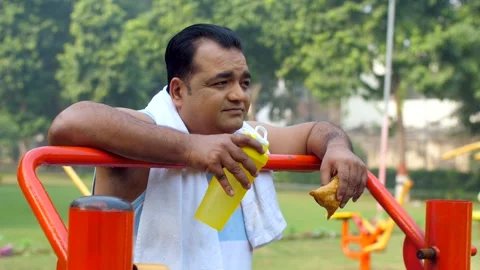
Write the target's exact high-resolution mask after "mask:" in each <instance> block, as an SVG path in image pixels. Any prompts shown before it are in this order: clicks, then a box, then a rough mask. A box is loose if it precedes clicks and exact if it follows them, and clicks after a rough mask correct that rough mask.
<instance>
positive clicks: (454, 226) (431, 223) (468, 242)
mask: <svg viewBox="0 0 480 270" xmlns="http://www.w3.org/2000/svg"><path fill="white" fill-rule="evenodd" d="M425 230H426V246H427V247H426V248H424V249H422V250H419V251H418V253H417V255H418V256H419V258H425V259H426V260H425V269H426V270H450V269H455V270H470V256H471V253H472V238H471V236H472V202H470V201H461V200H430V201H427V218H426V225H425Z"/></svg>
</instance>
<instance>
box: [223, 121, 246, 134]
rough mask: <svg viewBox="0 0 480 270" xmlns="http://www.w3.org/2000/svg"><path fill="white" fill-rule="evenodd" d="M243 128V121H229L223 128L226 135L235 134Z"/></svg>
mask: <svg viewBox="0 0 480 270" xmlns="http://www.w3.org/2000/svg"><path fill="white" fill-rule="evenodd" d="M242 126H243V120H241V121H240V120H239V121H229V123H225V125H223V126H222V131H223V132H224V133H235V132H236V131H237V130H239V129H241V128H242Z"/></svg>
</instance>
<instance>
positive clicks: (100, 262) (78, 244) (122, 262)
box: [67, 196, 134, 270]
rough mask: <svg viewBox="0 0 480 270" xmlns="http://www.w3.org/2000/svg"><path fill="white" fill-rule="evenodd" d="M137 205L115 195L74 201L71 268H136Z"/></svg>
mask: <svg viewBox="0 0 480 270" xmlns="http://www.w3.org/2000/svg"><path fill="white" fill-rule="evenodd" d="M133 215H134V212H133V208H132V206H131V204H130V203H128V202H126V201H123V200H120V199H118V198H115V197H107V196H90V197H82V198H80V199H77V200H75V201H73V202H72V204H71V205H70V211H69V228H68V257H67V258H68V268H67V269H68V270H85V269H90V270H105V269H115V270H132V268H133Z"/></svg>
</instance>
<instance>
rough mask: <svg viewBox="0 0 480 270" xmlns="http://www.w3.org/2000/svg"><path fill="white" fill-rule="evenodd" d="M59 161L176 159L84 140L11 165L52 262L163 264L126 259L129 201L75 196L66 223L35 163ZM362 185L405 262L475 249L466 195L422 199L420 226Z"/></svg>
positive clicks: (461, 257) (306, 162)
mask: <svg viewBox="0 0 480 270" xmlns="http://www.w3.org/2000/svg"><path fill="white" fill-rule="evenodd" d="M65 164H69V165H82V166H85V165H86V166H116V167H157V168H158V167H164V168H182V167H184V166H182V165H166V164H156V163H147V162H140V161H134V160H129V159H126V158H122V157H119V156H115V155H111V154H108V153H105V152H103V151H100V150H96V149H90V148H81V147H39V148H36V149H33V150H31V151H29V152H28V153H27V154H26V155H25V156H24V157H23V158H22V160H21V162H20V165H19V167H18V182H19V185H20V188H21V189H22V192H23V194H24V196H25V198H26V200H27V202H28V203H29V205H30V207H31V208H32V211H33V213H34V215H35V216H36V218H37V220H38V222H39V224H40V226H41V228H42V229H43V231H44V233H45V235H46V236H47V239H48V240H49V242H50V244H51V246H52V248H53V250H54V251H55V254H56V255H57V257H58V263H57V268H56V269H57V270H65V269H68V270H80V269H82V270H84V269H91V270H107V269H115V270H132V269H139V270H140V269H168V268H167V267H168V266H163V265H148V266H147V265H134V264H133V262H132V253H133V250H132V247H133V243H132V242H133V237H132V236H133V215H134V214H133V209H132V207H131V205H130V204H129V203H126V202H124V201H122V200H119V199H117V198H114V197H105V196H86V197H83V198H80V199H77V200H75V201H74V202H72V204H71V205H70V210H69V222H68V230H67V226H66V225H65V224H64V223H63V221H62V219H61V217H60V216H59V214H58V212H57V210H56V208H55V206H54V205H53V203H52V201H51V200H50V197H49V196H48V193H47V192H46V190H45V188H44V187H43V185H42V183H41V181H40V180H39V179H38V177H37V175H36V171H35V169H36V168H37V167H38V166H41V165H65ZM319 168H320V160H318V159H317V158H316V157H314V156H298V155H297V156H295V155H270V156H269V160H268V163H267V165H266V166H265V168H264V169H266V170H277V171H278V170H283V171H314V170H318V169H319ZM367 188H368V189H369V191H370V193H371V194H372V196H373V197H374V198H375V199H376V200H377V201H378V202H379V204H380V205H381V206H382V207H383V208H384V209H385V211H386V212H387V213H388V215H389V216H390V217H391V218H392V220H393V221H394V222H395V223H396V224H397V225H398V227H399V228H400V229H401V230H402V231H403V233H405V240H404V244H403V258H404V263H405V267H406V269H408V270H420V269H427V270H447V269H456V270H468V269H470V260H471V256H474V255H475V254H476V253H477V249H476V248H475V247H472V245H471V225H472V202H470V201H460V200H430V201H427V207H426V227H425V232H424V231H422V230H421V229H420V228H419V227H418V225H417V224H416V223H415V222H414V220H413V219H412V218H411V217H410V216H409V215H408V214H407V212H406V211H405V210H404V209H403V208H402V207H401V206H400V204H399V203H398V202H397V201H396V200H395V198H394V197H393V196H392V195H391V194H390V192H388V190H387V189H386V188H385V187H384V186H383V185H382V184H381V183H380V182H379V181H378V180H377V179H376V177H375V176H374V175H373V174H371V173H369V174H368V182H367ZM305 196H308V194H306V195H305ZM442 213H443V214H442ZM444 213H449V214H448V215H444ZM103 251H108V252H103Z"/></svg>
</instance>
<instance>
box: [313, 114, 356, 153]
mask: <svg viewBox="0 0 480 270" xmlns="http://www.w3.org/2000/svg"><path fill="white" fill-rule="evenodd" d="M335 146H338V147H346V148H348V149H350V150H352V151H353V147H352V142H351V141H350V139H349V138H348V136H347V134H346V133H345V132H344V131H343V130H342V129H340V128H339V127H337V126H335V125H333V124H331V123H329V122H317V123H315V125H313V127H312V129H311V131H310V134H309V135H308V139H307V153H308V154H314V155H316V156H317V157H323V156H324V155H325V152H326V151H327V148H328V147H335Z"/></svg>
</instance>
